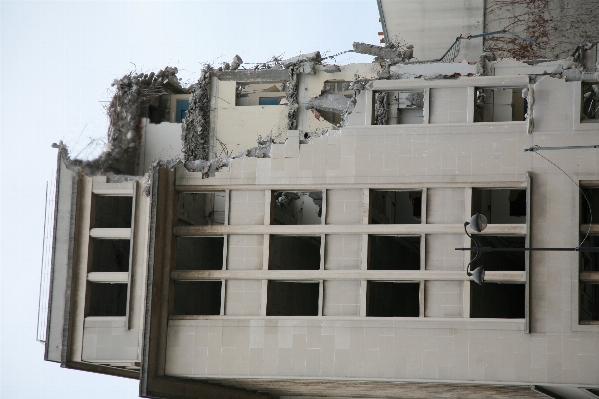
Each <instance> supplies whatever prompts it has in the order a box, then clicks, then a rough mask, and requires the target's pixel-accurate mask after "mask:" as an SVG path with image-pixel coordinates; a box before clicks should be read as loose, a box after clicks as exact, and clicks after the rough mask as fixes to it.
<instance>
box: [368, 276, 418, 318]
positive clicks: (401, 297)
mask: <svg viewBox="0 0 599 399" xmlns="http://www.w3.org/2000/svg"><path fill="white" fill-rule="evenodd" d="M419 315H420V283H419V282H418V281H414V282H403V281H402V282H399V281H398V282H395V281H368V283H367V286H366V316H369V317H418V316H419Z"/></svg>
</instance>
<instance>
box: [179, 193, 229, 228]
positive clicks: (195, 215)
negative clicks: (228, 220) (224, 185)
mask: <svg viewBox="0 0 599 399" xmlns="http://www.w3.org/2000/svg"><path fill="white" fill-rule="evenodd" d="M225 203H226V192H225V191H214V192H203V193H179V211H178V224H179V226H181V225H183V226H185V225H194V226H210V225H216V224H225Z"/></svg>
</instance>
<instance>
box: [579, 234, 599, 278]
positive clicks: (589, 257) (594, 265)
mask: <svg viewBox="0 0 599 399" xmlns="http://www.w3.org/2000/svg"><path fill="white" fill-rule="evenodd" d="M585 236H586V233H584V234H581V235H580V241H582V240H583V239H584V238H585ZM580 241H579V242H580ZM581 246H582V247H599V236H588V237H587V238H586V240H585V241H584V243H583V244H582V245H581ZM579 257H580V271H581V272H599V252H579Z"/></svg>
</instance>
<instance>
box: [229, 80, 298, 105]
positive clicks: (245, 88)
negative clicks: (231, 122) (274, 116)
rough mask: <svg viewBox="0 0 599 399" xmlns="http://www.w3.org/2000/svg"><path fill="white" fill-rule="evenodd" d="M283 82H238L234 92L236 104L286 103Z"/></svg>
mask: <svg viewBox="0 0 599 399" xmlns="http://www.w3.org/2000/svg"><path fill="white" fill-rule="evenodd" d="M287 103H288V102H287V100H286V94H285V82H268V83H243V82H238V83H237V88H236V92H235V105H236V106H250V105H261V106H268V105H286V104H287Z"/></svg>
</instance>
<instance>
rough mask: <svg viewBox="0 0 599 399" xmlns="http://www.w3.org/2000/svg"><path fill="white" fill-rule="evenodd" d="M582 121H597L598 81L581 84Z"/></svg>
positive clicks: (598, 116)
mask: <svg viewBox="0 0 599 399" xmlns="http://www.w3.org/2000/svg"><path fill="white" fill-rule="evenodd" d="M581 100H582V110H581V111H582V121H583V122H584V121H592V122H595V121H599V83H598V82H596V83H583V84H582V99H581Z"/></svg>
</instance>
